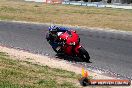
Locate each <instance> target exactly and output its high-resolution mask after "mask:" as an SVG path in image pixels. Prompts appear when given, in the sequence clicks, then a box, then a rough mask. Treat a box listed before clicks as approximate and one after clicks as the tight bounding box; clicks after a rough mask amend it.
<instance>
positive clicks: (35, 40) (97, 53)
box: [0, 21, 132, 79]
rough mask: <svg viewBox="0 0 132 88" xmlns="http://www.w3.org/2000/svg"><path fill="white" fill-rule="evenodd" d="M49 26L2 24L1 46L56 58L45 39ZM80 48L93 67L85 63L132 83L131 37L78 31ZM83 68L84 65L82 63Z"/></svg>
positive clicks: (110, 33)
mask: <svg viewBox="0 0 132 88" xmlns="http://www.w3.org/2000/svg"><path fill="white" fill-rule="evenodd" d="M47 28H48V26H46V25H42V24H26V23H15V22H3V21H1V22H0V44H1V45H6V46H11V47H15V48H20V49H25V50H29V51H30V52H32V53H39V54H42V55H45V54H49V55H50V56H55V52H54V51H53V50H52V48H51V47H50V45H49V44H48V43H47V41H46V39H45V34H46V31H47ZM76 30H77V32H78V33H79V35H80V38H81V44H82V46H84V48H85V49H86V50H87V51H88V52H89V54H90V56H91V61H92V63H87V64H86V63H85V64H86V66H88V67H89V68H90V67H91V68H92V67H94V68H98V69H102V70H103V71H106V72H109V71H110V72H115V73H117V74H118V75H119V76H124V77H125V76H127V77H128V78H131V79H132V34H131V33H125V34H123V33H115V32H106V31H105V32H104V31H98V30H83V29H76ZM81 63H82V64H83V63H84V62H81Z"/></svg>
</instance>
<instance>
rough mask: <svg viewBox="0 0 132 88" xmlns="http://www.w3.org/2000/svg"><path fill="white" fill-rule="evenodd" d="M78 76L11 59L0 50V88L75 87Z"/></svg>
mask: <svg viewBox="0 0 132 88" xmlns="http://www.w3.org/2000/svg"><path fill="white" fill-rule="evenodd" d="M78 77H79V75H76V74H75V73H74V72H69V71H66V70H61V69H56V68H50V67H48V66H40V65H38V64H32V63H30V62H27V61H18V60H12V59H11V58H10V57H9V56H8V55H7V54H6V53H3V52H0V88H77V86H76V85H75V82H76V81H77V78H78Z"/></svg>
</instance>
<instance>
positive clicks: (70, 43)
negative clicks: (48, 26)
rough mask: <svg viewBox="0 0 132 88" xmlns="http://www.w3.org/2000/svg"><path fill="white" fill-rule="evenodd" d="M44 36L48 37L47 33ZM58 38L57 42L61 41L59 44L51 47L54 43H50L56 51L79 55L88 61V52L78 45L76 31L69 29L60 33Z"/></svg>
mask: <svg viewBox="0 0 132 88" xmlns="http://www.w3.org/2000/svg"><path fill="white" fill-rule="evenodd" d="M46 36H47V37H48V36H49V35H48V34H47V35H46ZM58 39H59V42H58V43H61V45H60V46H57V47H56V48H53V46H54V45H56V44H51V46H52V48H53V50H54V51H55V52H56V53H58V54H60V53H63V54H66V55H69V56H73V57H79V58H81V59H82V60H83V61H85V62H90V61H89V60H90V56H89V53H88V52H87V51H86V50H85V49H84V48H83V47H82V46H81V45H80V38H79V35H78V34H77V33H76V31H73V30H71V31H66V32H64V33H61V34H60V35H59V38H58Z"/></svg>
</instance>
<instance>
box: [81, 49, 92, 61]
mask: <svg viewBox="0 0 132 88" xmlns="http://www.w3.org/2000/svg"><path fill="white" fill-rule="evenodd" d="M79 54H80V55H79V57H80V58H81V59H82V60H83V61H85V62H90V61H89V60H90V56H89V53H88V52H87V51H86V50H85V49H84V48H83V47H80V49H79Z"/></svg>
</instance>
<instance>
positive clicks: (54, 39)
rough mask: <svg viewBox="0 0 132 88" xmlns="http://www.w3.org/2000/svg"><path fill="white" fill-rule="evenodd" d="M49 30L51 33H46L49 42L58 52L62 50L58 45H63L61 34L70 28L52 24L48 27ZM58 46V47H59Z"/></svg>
mask: <svg viewBox="0 0 132 88" xmlns="http://www.w3.org/2000/svg"><path fill="white" fill-rule="evenodd" d="M48 30H49V34H47V35H46V39H47V41H48V42H49V44H50V45H51V46H52V48H53V49H54V50H55V51H56V52H61V51H60V48H58V46H62V45H63V43H62V42H61V41H60V40H59V38H58V37H59V36H60V35H61V34H62V33H64V32H66V31H68V28H64V27H59V26H55V25H53V26H50V27H49V28H48ZM57 48H58V49H57Z"/></svg>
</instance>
